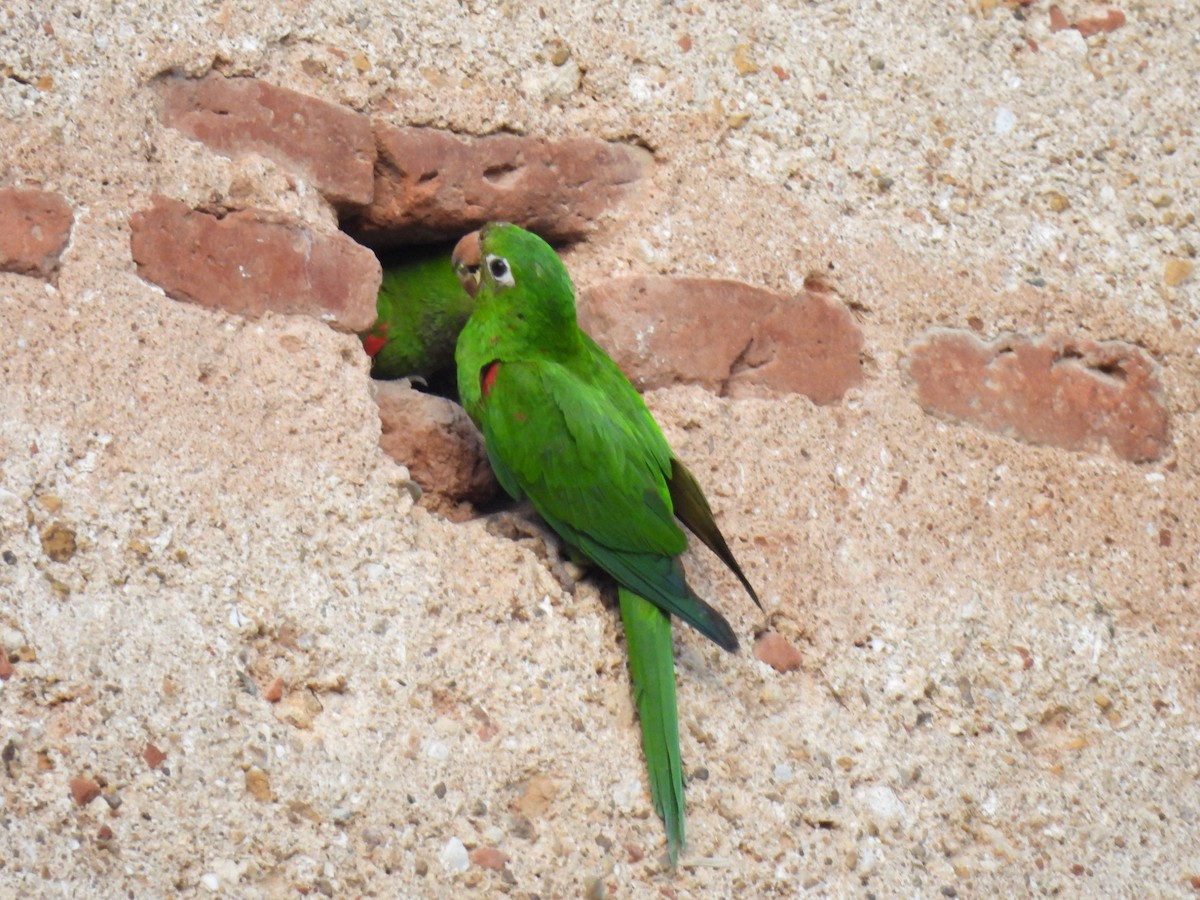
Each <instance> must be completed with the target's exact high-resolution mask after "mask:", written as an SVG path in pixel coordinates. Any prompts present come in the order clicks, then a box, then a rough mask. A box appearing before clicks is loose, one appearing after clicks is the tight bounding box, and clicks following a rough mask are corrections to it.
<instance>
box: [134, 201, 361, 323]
mask: <svg viewBox="0 0 1200 900" xmlns="http://www.w3.org/2000/svg"><path fill="white" fill-rule="evenodd" d="M130 226H131V229H132V237H131V244H132V249H133V259H134V262H136V263H137V267H138V274H139V275H141V276H142V277H143V278H145V279H146V280H147V281H151V282H153V283H155V284H157V285H158V286H159V287H161V288H162V289H163V290H164V291H166V292H167V295H168V296H170V297H173V298H175V299H176V300H183V301H186V302H189V303H197V304H199V305H201V306H207V307H209V308H212V309H223V310H225V311H226V312H231V313H236V314H238V315H242V316H249V317H254V316H259V315H261V314H262V313H264V312H266V311H268V310H270V311H273V312H277V313H291V314H300V315H309V316H314V317H317V318H321V319H324V320H325V321H328V322H329V323H330V324H331V325H332V326H333V327H334V328H337V329H339V330H341V331H355V332H357V331H363V330H365V329H366V328H367V327H369V326H370V325H371V323H372V322H374V321H375V299H376V294H377V293H378V291H379V282H380V268H379V260H378V259H376V257H375V254H374V253H372V252H371V251H370V250H368V249H366V248H365V247H362V246H360V245H359V244H356V243H355V242H354V241H353V240H351V239H350V238H348V237H346V235H344V234H342V233H341V232H336V233H334V234H320V233H317V232H314V231H312V230H311V229H309V228H308V226H307V225H305V224H304V223H303V222H301V221H298V220H295V219H292V218H289V217H286V216H280V215H277V214H274V213H269V212H266V211H264V210H258V209H248V210H242V211H239V212H233V213H229V214H228V215H225V216H218V215H214V214H211V213H207V212H202V211H200V210H194V209H191V208H189V207H188V206H186V205H185V204H183V203H180V202H178V201H176V200H170V199H167V198H165V197H156V198H155V200H154V205H153V206H152V207H150V208H149V209H147V210H143V211H142V212H139V213H136V214H134V215H133V217H132V218H131V219H130Z"/></svg>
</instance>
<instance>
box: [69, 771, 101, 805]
mask: <svg viewBox="0 0 1200 900" xmlns="http://www.w3.org/2000/svg"><path fill="white" fill-rule="evenodd" d="M70 788H71V799H73V800H74V801H75V803H76V805H77V806H87V805H88V804H89V803H91V802H92V801H93V800H95V799H96V798H97V797H99V796H100V785H98V784H96V782H95V781H93V780H92V779H91V778H83V777H78V778H72V779H71V781H70Z"/></svg>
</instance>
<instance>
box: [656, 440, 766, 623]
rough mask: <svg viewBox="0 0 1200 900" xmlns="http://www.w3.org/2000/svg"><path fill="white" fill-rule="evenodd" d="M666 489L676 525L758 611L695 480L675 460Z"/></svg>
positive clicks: (751, 590) (750, 588)
mask: <svg viewBox="0 0 1200 900" xmlns="http://www.w3.org/2000/svg"><path fill="white" fill-rule="evenodd" d="M667 489H668V490H669V491H670V493H671V503H672V504H673V505H674V507H675V515H676V517H677V518H678V519H679V521H680V522H682V523H683V524H684V525H686V526H687V527H688V531H690V532H691V533H692V534H694V535H695V536H696V537H698V538H700V540H702V541H703V542H704V545H705V546H706V547H708V549H709V550H711V551H712V552H713V553H715V554H716V555H717V557H718V558H719V559H720V560H721V562H723V563H725V565H726V566H728V567H729V571H731V572H732V573H733V574H734V575H736V576H737V578H738V581H740V582H741V583H742V587H744V588H745V589H746V592H747V593H748V594H749V595H750V599H751V600H753V601H754V602H755V604H756V605H757V606H758V608H759V609H762V603H761V602H760V601H759V599H758V593H757V592H756V591H755V590H754V587H753V586H752V585H751V584H750V579H749V578H747V577H746V575H745V573H744V572H743V571H742V567H741V566H739V565H738V561H737V560H736V559H735V558H734V556H733V551H732V550H730V549H729V545H728V544H727V543H725V535H723V534H721V529H719V528H718V527H717V523H716V521H715V520H714V519H713V514H712V508H711V507H710V506H709V505H708V498H707V497H705V496H704V491H702V490H701V489H700V484H699V482H697V481H696V477H695V476H694V475H692V473H691V472H689V471H688V470H687V467H686V466H685V465H684V464H683V463H681V462H680V461H679V460H678V459H672V460H671V477H670V479H668V481H667Z"/></svg>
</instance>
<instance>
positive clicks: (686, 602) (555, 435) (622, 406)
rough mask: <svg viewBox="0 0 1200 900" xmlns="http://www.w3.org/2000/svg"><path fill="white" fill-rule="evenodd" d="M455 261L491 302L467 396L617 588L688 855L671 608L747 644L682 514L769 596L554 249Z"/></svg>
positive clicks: (489, 241)
mask: <svg viewBox="0 0 1200 900" xmlns="http://www.w3.org/2000/svg"><path fill="white" fill-rule="evenodd" d="M453 262H454V268H455V271H456V272H457V273H458V277H459V279H460V280H461V281H462V284H463V287H464V288H465V290H466V291H467V293H469V294H471V295H472V296H473V297H474V301H475V308H474V311H473V312H472V313H471V316H470V319H469V320H468V321H467V324H466V326H465V327H464V328H463V330H462V333H461V334H460V335H459V338H458V346H457V349H456V351H455V362H456V365H457V370H458V389H459V395H460V397H461V399H462V403H463V406H464V407H465V408H466V410H467V413H468V414H469V415H470V417H471V419H472V420H474V422H475V424H476V425H478V426H479V429H480V431H482V432H483V436H484V440H485V442H486V444H487V452H488V456H489V458H490V459H491V463H492V467H493V468H494V469H495V472H496V477H497V479H498V480H499V481H500V484H501V485H503V487H504V489H505V490H506V491H508V493H509V494H511V495H512V496H513V497H514V498H518V499H520V498H522V497H525V498H528V499H529V501H530V502H531V503H532V504H533V506H534V508H535V509H536V510H537V511H538V513H540V514H541V516H542V518H543V519H545V521H546V522H547V523H548V524H549V525H550V527H551V528H553V529H554V530H555V531H556V532H557V533H558V535H559V536H560V537H561V538H562V539H563V540H564V541H565V542H566V543H567V545H568V546H569V547H571V548H572V549H573V550H574V551H575V552H577V553H580V554H582V555H583V556H585V557H587V558H588V559H589V560H591V561H592V562H593V563H595V564H596V565H597V566H599V567H600V568H601V569H603V570H604V571H605V572H607V573H608V574H609V575H611V576H612V577H613V578H614V579H615V580H616V582H617V585H618V599H619V603H620V607H621V619H622V622H623V623H624V626H625V633H626V641H627V644H628V649H629V668H630V674H631V677H632V681H633V688H634V698H635V702H636V705H637V708H638V716H639V718H640V720H641V727H642V746H643V750H644V752H645V755H646V762H647V765H648V768H649V776H650V779H649V780H650V793H651V798H652V799H653V801H654V807H655V809H656V810H657V812H658V814H659V816H660V817H661V818H662V820H663V822H664V824H665V826H666V831H667V846H668V851H669V853H670V857H671V861H672V863H674V862H675V861H676V860H677V858H678V854H679V851H680V849H681V848H682V847H683V845H684V837H685V835H684V802H683V764H682V761H681V758H680V750H679V725H678V714H677V708H676V700H675V661H674V651H673V647H672V641H671V617H672V616H678V617H679V618H680V619H682V620H683V621H684V622H686V623H688V624H689V625H691V626H692V627H693V628H695V629H696V630H697V631H699V632H700V633H701V634H703V635H704V636H705V637H708V638H710V639H711V640H712V641H714V642H715V643H716V644H717V645H718V646H720V647H722V648H724V649H726V650H730V651H733V650H736V649H737V646H738V641H737V637H736V636H735V635H734V633H733V629H732V628H731V627H730V625H729V623H728V622H727V621H726V620H725V618H724V617H723V616H722V615H721V614H720V613H719V612H717V611H716V610H715V609H713V608H712V607H711V606H709V605H708V604H707V603H706V602H705V601H704V600H702V599H700V598H699V597H698V596H697V595H696V594H695V593H694V592H693V591H692V589H691V588H690V587H689V586H688V584H687V581H686V579H685V577H684V571H683V565H682V563H681V561H680V558H679V557H680V554H682V553H683V551H684V550H685V549H686V548H687V543H688V541H687V537H686V535H685V534H684V532H683V529H681V528H680V527H679V524H680V522H682V523H683V524H684V525H685V526H687V528H688V529H689V530H690V531H691V532H692V534H694V535H695V536H696V537H698V538H700V540H701V541H703V542H704V543H705V544H706V545H707V546H708V547H709V548H710V549H711V550H712V551H713V552H714V553H715V554H716V555H717V556H718V557H719V558H720V559H721V560H722V562H724V563H725V565H726V566H728V567H729V569H730V570H731V571H732V572H733V573H734V575H736V576H737V577H738V579H739V580H740V581H741V583H742V584H743V585H744V586H745V588H746V590H747V591H748V592H749V594H750V596H751V598H753V600H754V602H755V603H758V602H759V601H758V596H757V595H756V594H755V592H754V589H753V587H751V585H750V582H749V581H748V580H747V578H746V576H745V574H743V572H742V570H741V567H740V566H739V565H738V563H737V560H735V559H734V556H733V553H732V552H731V551H730V549H729V546H728V544H727V543H726V542H725V538H724V537H723V536H722V535H721V532H720V530H719V529H718V528H717V525H716V523H715V522H714V521H713V515H712V510H711V509H710V508H709V505H708V501H707V500H706V499H705V497H704V493H703V491H701V489H700V486H699V484H697V482H696V479H695V478H693V477H692V474H691V473H690V472H689V471H688V470H687V469H686V468H685V467H684V465H683V463H681V462H680V461H679V459H677V458H676V456H675V454H674V453H672V452H671V448H670V447H669V446H668V445H667V441H666V439H665V438H664V437H663V435H662V432H661V431H660V430H659V427H658V425H657V423H655V421H654V418H653V417H652V416H651V415H650V412H649V410H648V409H647V408H646V405H645V403H644V402H643V401H642V398H641V397H640V396H639V395H638V393H637V391H636V390H634V388H633V386H632V385H631V384H630V383H629V380H628V379H627V378H626V377H625V376H624V375H623V374H622V373H621V371H620V369H618V368H617V365H616V364H615V363H614V362H613V361H612V360H611V359H610V358H609V356H608V354H606V353H605V352H604V351H603V350H602V349H601V348H600V347H599V346H598V345H597V344H596V342H595V341H593V340H592V339H591V338H590V337H588V336H587V335H586V334H585V333H584V332H583V331H581V330H580V328H579V326H578V324H577V323H576V319H575V290H574V287H573V286H572V284H571V280H570V277H569V276H568V275H567V270H566V268H565V267H564V266H563V264H562V261H561V260H560V259H559V258H558V255H557V254H556V253H555V252H554V250H553V249H551V247H550V246H549V245H547V244H546V243H545V241H543V240H542V239H541V238H539V237H537V236H536V235H534V234H531V233H530V232H528V231H525V230H523V229H521V228H518V227H516V226H514V225H509V224H505V223H493V224H490V225H487V226H485V227H484V228H482V229H481V230H479V231H477V232H472V233H471V234H469V235H467V236H466V237H464V238H463V239H462V240H461V241H459V243H458V246H457V247H455V249H454V254H453ZM677 520H678V521H677ZM759 606H760V608H761V604H759Z"/></svg>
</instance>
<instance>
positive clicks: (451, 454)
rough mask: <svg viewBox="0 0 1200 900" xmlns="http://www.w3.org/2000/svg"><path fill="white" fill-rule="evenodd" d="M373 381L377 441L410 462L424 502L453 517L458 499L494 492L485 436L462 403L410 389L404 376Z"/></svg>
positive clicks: (480, 499)
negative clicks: (379, 428) (378, 429)
mask: <svg viewBox="0 0 1200 900" xmlns="http://www.w3.org/2000/svg"><path fill="white" fill-rule="evenodd" d="M373 385H374V388H375V400H376V402H377V403H378V404H379V418H380V420H381V424H382V434H381V435H380V438H379V445H380V447H382V448H383V452H384V453H386V454H388V456H390V457H392V458H393V459H394V460H396V462H398V463H400V464H402V465H404V466H407V467H408V471H409V474H410V475H411V476H412V480H413V481H415V482H416V483H417V485H418V486H420V488H421V490H422V491H424V492H425V496H424V497H423V498H422V504H423V505H425V506H428V507H430V508H433V509H436V510H438V511H439V512H443V513H445V514H447V515H450V516H452V517H457V515H456V513H457V510H456V507H457V505H458V504H460V503H462V502H464V501H466V502H469V503H482V502H484V501H486V500H489V499H491V498H492V497H493V496H495V494H496V492H497V490H498V489H499V485H498V484H497V483H496V479H495V476H494V475H492V468H491V465H490V464H489V463H488V459H487V451H486V450H485V449H484V445H483V437H482V436H481V435H480V434H479V432H478V430H477V429H476V428H475V426H474V425H473V424H472V423H471V420H470V419H469V418H467V414H466V413H465V412H464V411H463V408H462V407H461V406H459V405H458V404H457V403H452V402H451V401H449V400H446V399H445V398H443V397H435V396H433V395H431V394H423V393H421V392H420V391H417V390H413V389H412V388H411V387H409V386H408V385H407V384H406V383H405V382H403V381H375V382H373Z"/></svg>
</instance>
